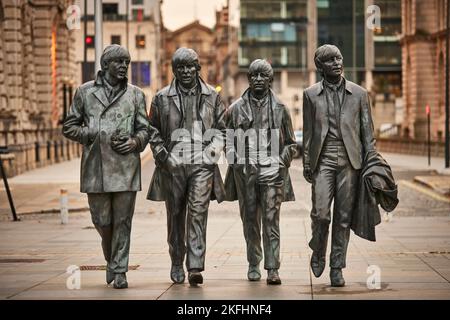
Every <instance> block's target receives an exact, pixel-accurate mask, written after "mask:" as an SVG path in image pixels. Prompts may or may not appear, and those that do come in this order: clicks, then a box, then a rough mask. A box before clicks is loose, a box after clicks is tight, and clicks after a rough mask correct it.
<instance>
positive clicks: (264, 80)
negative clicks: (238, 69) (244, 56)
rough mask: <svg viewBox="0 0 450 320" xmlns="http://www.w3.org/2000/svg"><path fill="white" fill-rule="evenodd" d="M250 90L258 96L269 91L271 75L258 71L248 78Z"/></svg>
mask: <svg viewBox="0 0 450 320" xmlns="http://www.w3.org/2000/svg"><path fill="white" fill-rule="evenodd" d="M248 80H249V84H250V90H251V91H252V92H254V93H255V94H256V95H262V94H264V93H266V92H267V91H269V88H270V82H271V77H270V74H269V73H267V72H264V71H261V70H256V71H254V72H252V73H251V74H250V75H249V76H248Z"/></svg>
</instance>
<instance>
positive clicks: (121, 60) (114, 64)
mask: <svg viewBox="0 0 450 320" xmlns="http://www.w3.org/2000/svg"><path fill="white" fill-rule="evenodd" d="M129 65H130V57H127V56H120V57H117V58H113V59H111V60H109V62H108V67H107V68H106V70H105V71H106V72H108V73H109V74H110V76H111V77H113V78H116V79H118V80H123V79H125V77H126V76H127V73H128V66H129Z"/></svg>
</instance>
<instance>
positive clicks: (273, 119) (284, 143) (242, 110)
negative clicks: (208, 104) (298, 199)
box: [225, 89, 295, 201]
mask: <svg viewBox="0 0 450 320" xmlns="http://www.w3.org/2000/svg"><path fill="white" fill-rule="evenodd" d="M269 94H270V95H271V101H272V103H271V104H270V109H271V110H270V112H269V123H270V128H271V129H278V130H279V152H280V154H279V156H280V160H281V162H282V168H281V169H282V170H281V172H282V175H283V179H284V186H283V201H294V200H295V195H294V190H293V188H292V182H291V177H290V174H289V169H288V168H289V167H290V165H291V161H292V157H293V154H294V152H295V136H294V131H293V129H292V122H291V117H290V115H289V111H288V109H287V107H286V106H285V105H284V104H283V103H282V102H281V101H280V100H279V99H278V98H277V97H276V96H275V94H274V93H273V91H272V90H270V93H269ZM248 96H249V89H247V90H246V91H245V92H244V93H243V94H242V96H241V97H240V98H239V99H238V100H237V101H236V102H234V103H233V104H232V105H231V106H230V107H229V108H228V110H227V117H226V118H227V128H228V129H233V130H238V129H242V130H243V131H244V132H246V131H247V130H249V129H252V128H253V120H254V116H253V112H252V109H251V106H250V101H249V97H248ZM227 140H228V139H227ZM227 149H228V147H227ZM236 165H239V164H230V165H229V166H228V170H227V173H226V177H225V191H226V195H227V199H226V200H227V201H234V200H238V194H237V187H236V181H235V179H234V168H235V167H234V166H236ZM252 181H253V182H252ZM252 181H248V182H247V183H249V184H251V183H254V180H253V179H252ZM247 187H248V188H253V187H254V185H248V186H247Z"/></svg>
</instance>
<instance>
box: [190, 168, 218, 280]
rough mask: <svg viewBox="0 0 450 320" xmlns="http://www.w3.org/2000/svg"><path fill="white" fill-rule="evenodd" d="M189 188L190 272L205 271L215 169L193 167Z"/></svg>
mask: <svg viewBox="0 0 450 320" xmlns="http://www.w3.org/2000/svg"><path fill="white" fill-rule="evenodd" d="M189 171H190V172H189V183H188V186H187V207H188V216H187V223H186V225H187V232H186V234H187V241H186V244H187V256H186V267H187V269H188V271H190V270H193V269H197V271H198V272H200V271H203V270H204V269H205V252H206V225H207V221H208V208H209V202H210V197H211V191H212V184H213V177H214V168H210V167H209V166H208V167H207V166H204V165H192V166H190V168H189Z"/></svg>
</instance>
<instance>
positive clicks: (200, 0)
mask: <svg viewBox="0 0 450 320" xmlns="http://www.w3.org/2000/svg"><path fill="white" fill-rule="evenodd" d="M226 3H227V1H226V0H163V4H162V8H161V10H162V16H163V21H164V25H165V27H166V28H167V29H169V30H172V31H173V30H176V29H178V28H180V27H182V26H184V25H187V24H189V23H191V22H192V21H194V20H195V19H196V18H197V19H198V20H200V23H202V24H204V25H205V26H207V27H210V28H212V27H213V26H214V24H215V22H216V14H215V11H216V10H219V9H220V8H222V6H224V5H226ZM238 5H239V1H238V0H230V7H231V8H232V11H233V12H234V13H232V14H231V18H230V19H232V20H233V21H236V17H237V6H238Z"/></svg>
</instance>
